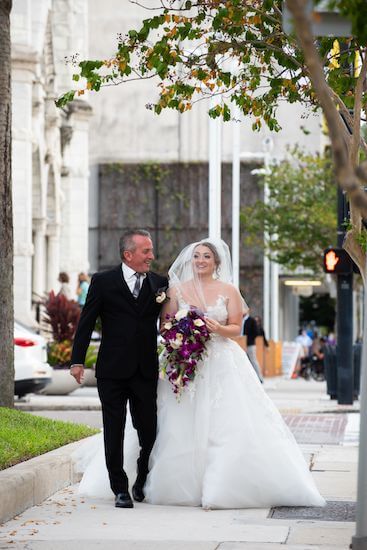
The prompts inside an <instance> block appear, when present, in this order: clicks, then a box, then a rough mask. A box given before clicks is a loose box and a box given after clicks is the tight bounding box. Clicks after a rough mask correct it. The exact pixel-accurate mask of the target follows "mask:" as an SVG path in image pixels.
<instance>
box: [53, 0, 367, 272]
mask: <svg viewBox="0 0 367 550" xmlns="http://www.w3.org/2000/svg"><path fill="white" fill-rule="evenodd" d="M156 1H157V5H156V6H149V7H146V10H147V11H148V12H149V13H150V15H151V17H149V18H147V19H145V20H144V21H143V23H142V26H141V27H140V28H139V29H132V30H130V31H129V32H128V33H127V35H125V36H120V37H119V41H118V48H117V51H116V52H115V54H114V55H113V56H112V57H111V58H110V59H107V60H83V61H79V60H78V58H77V57H73V58H72V60H71V61H72V62H73V63H74V64H75V65H76V66H77V67H78V71H77V72H76V74H75V75H74V80H75V81H77V82H78V83H79V86H80V88H79V90H77V91H76V90H72V91H69V92H67V93H66V94H64V95H63V96H62V97H60V98H59V100H58V101H57V105H58V106H63V105H65V104H66V103H68V102H69V101H72V99H73V98H74V97H75V94H78V95H80V94H83V93H84V91H85V90H87V89H88V90H95V91H98V90H100V88H101V87H102V86H105V85H113V84H120V83H122V82H127V81H129V80H136V79H148V78H156V79H158V82H157V85H158V87H159V90H160V91H159V99H158V101H157V102H156V103H155V104H150V105H149V107H150V108H151V109H153V110H154V112H155V113H157V114H159V113H160V112H161V111H162V109H165V108H171V109H177V110H178V111H180V112H185V111H187V110H189V109H191V108H192V106H193V104H194V103H195V102H196V101H200V100H201V99H203V98H207V97H212V96H217V99H218V104H217V105H216V106H214V107H212V108H211V109H210V110H209V115H210V116H211V117H213V118H215V117H218V116H222V117H223V118H224V120H230V119H231V116H232V115H231V106H233V105H237V107H238V108H239V109H240V110H241V111H242V113H243V114H244V115H248V116H251V117H252V118H253V129H254V130H258V129H259V128H260V127H261V125H262V123H265V124H267V125H268V127H269V128H270V129H271V130H274V131H277V130H279V123H278V121H277V118H276V109H277V105H278V103H279V101H281V100H286V101H288V102H290V103H294V102H302V103H303V104H306V105H309V106H310V108H314V109H318V108H320V107H321V108H322V110H323V112H324V114H325V118H326V121H327V124H328V128H329V133H330V141H331V149H332V152H333V158H334V166H335V171H336V179H337V181H338V183H339V185H340V186H341V187H342V188H343V189H344V190H345V191H346V192H347V193H348V198H349V200H350V204H351V229H350V230H349V231H348V234H347V238H346V243H345V247H346V248H347V250H348V252H349V253H350V255H351V256H352V257H353V259H354V260H355V262H356V263H357V265H358V266H359V268H360V270H361V273H363V275H364V274H365V250H363V249H362V248H361V245H360V242H361V241H365V240H366V239H363V238H362V239H361V238H360V235H361V233H363V232H364V231H365V229H364V225H363V224H364V223H367V198H366V196H365V194H364V191H363V190H362V187H361V180H362V181H363V182H364V181H366V175H367V168H364V166H359V156H360V153H361V151H364V152H366V151H367V147H366V143H365V141H364V139H363V137H362V136H361V133H360V120H361V111H362V110H365V108H366V104H367V90H366V87H365V86H364V82H365V78H366V73H367V51H366V40H367V28H366V26H365V25H363V23H362V22H363V21H365V20H366V17H367V3H366V2H365V1H364V0H330V3H331V4H333V6H334V7H337V8H338V9H339V10H341V12H342V13H343V14H344V15H345V16H346V17H348V18H350V20H351V22H352V33H353V36H351V37H346V38H340V39H338V41H337V42H336V41H335V40H334V38H329V37H328V38H320V39H318V40H317V44H316V43H315V38H314V37H313V35H312V31H311V24H310V17H309V14H308V13H307V12H306V9H305V8H306V3H307V0H287V5H288V8H289V10H290V11H291V13H292V16H293V19H294V26H295V31H296V36H297V38H296V37H295V36H288V35H286V34H285V33H284V31H283V29H282V11H281V5H282V2H281V0H156ZM135 3H137V2H135ZM351 67H353V68H354V69H355V70H354V69H353V70H351ZM362 222H363V223H362Z"/></svg>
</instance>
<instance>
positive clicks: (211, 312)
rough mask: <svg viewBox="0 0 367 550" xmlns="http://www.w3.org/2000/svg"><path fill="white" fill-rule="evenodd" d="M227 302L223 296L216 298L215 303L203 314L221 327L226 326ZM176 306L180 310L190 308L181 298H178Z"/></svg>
mask: <svg viewBox="0 0 367 550" xmlns="http://www.w3.org/2000/svg"><path fill="white" fill-rule="evenodd" d="M227 301H228V299H227V298H226V297H225V296H221V295H220V296H218V298H217V301H216V303H215V304H213V305H211V306H208V307H207V311H205V312H204V313H205V314H206V315H208V317H210V318H211V319H215V320H216V321H218V322H219V323H221V324H222V325H226V324H227V319H228V310H227ZM178 305H179V308H180V309H183V308H190V307H192V306H191V305H190V304H187V303H186V302H185V301H184V300H183V299H182V296H178Z"/></svg>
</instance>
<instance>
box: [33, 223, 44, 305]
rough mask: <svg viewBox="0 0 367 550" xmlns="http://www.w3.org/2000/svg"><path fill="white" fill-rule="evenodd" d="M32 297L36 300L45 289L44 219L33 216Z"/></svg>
mask: <svg viewBox="0 0 367 550" xmlns="http://www.w3.org/2000/svg"><path fill="white" fill-rule="evenodd" d="M33 232H34V233H33V244H34V258H33V297H34V299H36V300H37V298H38V297H41V296H43V294H44V291H45V289H46V220H45V219H35V218H33Z"/></svg>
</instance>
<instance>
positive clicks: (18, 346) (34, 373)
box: [14, 321, 52, 397]
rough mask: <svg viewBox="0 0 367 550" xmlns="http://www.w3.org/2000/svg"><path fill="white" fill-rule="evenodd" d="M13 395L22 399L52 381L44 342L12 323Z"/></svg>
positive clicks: (27, 329)
mask: <svg viewBox="0 0 367 550" xmlns="http://www.w3.org/2000/svg"><path fill="white" fill-rule="evenodd" d="M14 370H15V374H14V382H15V384H14V394H15V395H17V396H18V397H23V396H24V395H25V394H27V393H34V392H37V391H39V390H41V389H42V388H44V387H45V386H47V384H49V383H50V382H51V381H52V368H51V367H50V365H49V364H48V363H47V347H46V340H45V338H43V336H40V335H39V334H36V333H35V332H33V331H32V330H30V329H29V328H26V327H25V326H23V325H22V324H21V323H19V322H17V321H16V322H15V323H14Z"/></svg>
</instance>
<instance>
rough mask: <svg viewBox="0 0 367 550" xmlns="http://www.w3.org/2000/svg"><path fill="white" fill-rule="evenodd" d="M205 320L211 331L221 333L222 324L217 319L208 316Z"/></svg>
mask: <svg viewBox="0 0 367 550" xmlns="http://www.w3.org/2000/svg"><path fill="white" fill-rule="evenodd" d="M205 322H206V326H207V328H208V330H209V332H214V333H216V334H219V333H220V329H221V327H222V325H221V324H220V323H218V321H215V319H209V317H206V318H205Z"/></svg>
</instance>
